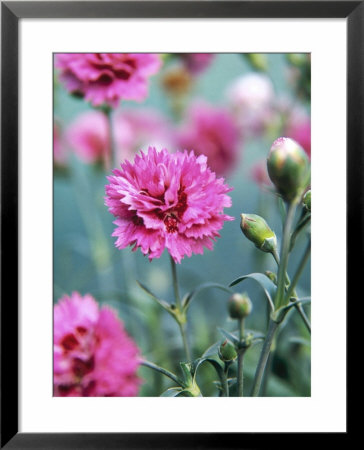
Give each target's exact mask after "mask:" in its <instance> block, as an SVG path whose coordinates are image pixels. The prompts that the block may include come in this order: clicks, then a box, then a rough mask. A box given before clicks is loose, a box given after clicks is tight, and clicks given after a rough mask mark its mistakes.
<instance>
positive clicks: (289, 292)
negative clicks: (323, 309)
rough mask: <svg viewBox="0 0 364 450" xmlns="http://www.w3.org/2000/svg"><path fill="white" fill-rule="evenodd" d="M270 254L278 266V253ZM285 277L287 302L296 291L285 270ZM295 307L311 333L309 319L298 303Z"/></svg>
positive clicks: (295, 296)
mask: <svg viewBox="0 0 364 450" xmlns="http://www.w3.org/2000/svg"><path fill="white" fill-rule="evenodd" d="M310 248H311V245H310ZM272 255H273V257H274V259H275V261H276V263H277V266H278V267H279V256H278V253H277V252H276V251H273V252H272ZM285 278H286V283H287V285H288V286H289V291H288V294H287V298H288V300H287V302H286V303H288V302H289V300H290V299H291V298H292V297H294V298H297V297H298V296H297V292H296V289H295V287H296V286H295V285H294V286H293V289H292V290H291V286H292V284H291V280H290V278H289V276H288V273H287V272H286V276H285ZM297 281H298V279H297ZM297 281H296V284H297ZM295 308H296V310H297V312H298V314H299V315H300V316H301V318H302V320H303V322H304V324H305V325H306V328H307V330H308V331H309V333H311V324H310V321H309V319H308V317H307V316H306V313H305V311H304V309H303V308H302V305H301V304H299V303H298V304H295Z"/></svg>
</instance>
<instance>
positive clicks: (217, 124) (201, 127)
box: [176, 103, 239, 175]
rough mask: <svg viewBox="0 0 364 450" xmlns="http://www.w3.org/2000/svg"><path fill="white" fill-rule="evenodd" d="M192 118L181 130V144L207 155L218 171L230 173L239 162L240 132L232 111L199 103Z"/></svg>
mask: <svg viewBox="0 0 364 450" xmlns="http://www.w3.org/2000/svg"><path fill="white" fill-rule="evenodd" d="M187 117H188V121H187V122H186V123H185V124H184V126H183V127H182V128H181V130H180V131H179V132H177V137H176V139H177V146H178V147H179V148H185V149H188V150H194V152H195V153H196V154H197V155H201V154H203V155H205V156H207V163H208V165H209V167H210V168H211V170H213V171H214V172H216V173H217V175H226V174H228V173H229V172H230V171H231V169H232V168H233V167H234V166H235V165H236V162H237V159H238V150H239V135H238V130H237V127H236V125H235V122H234V119H233V118H232V116H231V115H230V113H229V112H228V111H226V110H225V109H223V108H220V107H213V106H210V105H207V104H203V103H201V104H195V105H193V106H192V108H191V109H190V110H189V112H188V114H187Z"/></svg>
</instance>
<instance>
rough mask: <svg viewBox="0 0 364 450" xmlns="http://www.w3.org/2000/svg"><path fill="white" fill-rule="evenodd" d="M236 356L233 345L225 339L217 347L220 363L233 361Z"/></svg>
mask: <svg viewBox="0 0 364 450" xmlns="http://www.w3.org/2000/svg"><path fill="white" fill-rule="evenodd" d="M237 356H238V354H237V352H236V350H235V347H234V344H233V343H232V342H230V341H228V340H227V339H226V340H225V341H224V342H223V343H222V344H221V345H220V347H219V358H220V359H221V361H224V362H230V361H234V359H236V357H237Z"/></svg>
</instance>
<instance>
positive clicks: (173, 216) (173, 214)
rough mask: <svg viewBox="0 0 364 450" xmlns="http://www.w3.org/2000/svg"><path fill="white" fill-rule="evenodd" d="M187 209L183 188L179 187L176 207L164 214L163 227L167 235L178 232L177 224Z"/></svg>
mask: <svg viewBox="0 0 364 450" xmlns="http://www.w3.org/2000/svg"><path fill="white" fill-rule="evenodd" d="M186 209H187V194H186V193H185V192H184V187H183V186H181V187H180V188H179V190H178V201H177V205H176V206H174V207H173V208H171V209H170V210H169V211H166V212H165V214H164V219H163V222H164V225H165V226H166V230H167V233H175V232H176V231H178V222H179V221H180V220H181V219H182V217H183V214H184V212H185V211H186Z"/></svg>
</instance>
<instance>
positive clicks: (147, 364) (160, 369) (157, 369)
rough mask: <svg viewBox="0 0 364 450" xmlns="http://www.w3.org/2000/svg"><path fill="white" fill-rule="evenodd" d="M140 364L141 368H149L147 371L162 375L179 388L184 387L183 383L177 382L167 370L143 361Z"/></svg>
mask: <svg viewBox="0 0 364 450" xmlns="http://www.w3.org/2000/svg"><path fill="white" fill-rule="evenodd" d="M140 364H141V365H142V366H145V367H149V369H153V370H155V371H157V372H159V373H162V374H163V375H165V376H166V377H168V378H170V379H171V380H173V381H174V382H175V383H177V384H178V385H179V386H181V387H184V385H183V383H182V382H181V380H179V379H178V378H177V377H176V376H175V375H174V374H173V373H172V372H170V371H169V370H167V369H164V368H163V367H159V366H157V365H156V364H153V363H152V362H150V361H146V360H145V359H143V360H142V361H141V362H140Z"/></svg>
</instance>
